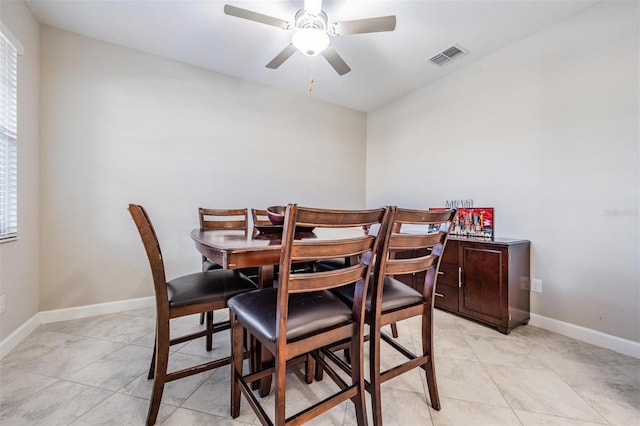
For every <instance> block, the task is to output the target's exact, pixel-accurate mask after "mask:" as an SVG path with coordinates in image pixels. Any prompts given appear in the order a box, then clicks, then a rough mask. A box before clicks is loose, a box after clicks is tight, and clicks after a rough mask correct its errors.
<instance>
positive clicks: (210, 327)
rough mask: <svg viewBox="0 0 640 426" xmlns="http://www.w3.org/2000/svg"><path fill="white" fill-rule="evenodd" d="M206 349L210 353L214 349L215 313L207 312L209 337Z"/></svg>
mask: <svg viewBox="0 0 640 426" xmlns="http://www.w3.org/2000/svg"><path fill="white" fill-rule="evenodd" d="M205 339H206V348H207V351H210V350H211V349H212V348H213V311H209V312H207V336H206V337H205Z"/></svg>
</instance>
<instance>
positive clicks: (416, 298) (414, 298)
mask: <svg viewBox="0 0 640 426" xmlns="http://www.w3.org/2000/svg"><path fill="white" fill-rule="evenodd" d="M372 278H373V277H372ZM373 284H374V283H373V282H372V280H371V281H370V282H369V285H370V286H371V285H373ZM383 285H384V287H383V290H382V308H381V310H382V312H387V311H391V310H393V309H397V308H402V307H404V306H410V305H414V304H416V303H420V302H422V301H423V298H422V294H421V293H418V292H417V291H416V290H414V289H413V288H411V287H409V286H408V285H406V284H404V283H402V282H400V281H398V280H396V279H395V278H391V277H384V284H383ZM354 289H355V284H351V285H348V286H344V287H339V288H337V289H335V290H332V291H333V292H334V293H335V294H336V295H338V297H339V298H340V299H342V300H344V301H345V302H346V303H347V304H349V305H351V304H352V303H353V291H354ZM365 309H366V311H367V313H369V312H371V291H369V293H368V294H367V304H366V307H365Z"/></svg>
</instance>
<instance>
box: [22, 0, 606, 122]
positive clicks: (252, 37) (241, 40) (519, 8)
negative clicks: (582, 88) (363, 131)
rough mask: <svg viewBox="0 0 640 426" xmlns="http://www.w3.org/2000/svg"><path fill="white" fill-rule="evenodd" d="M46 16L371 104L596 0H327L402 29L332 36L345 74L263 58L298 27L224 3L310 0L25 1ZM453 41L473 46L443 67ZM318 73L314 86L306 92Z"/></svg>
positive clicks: (333, 9)
mask: <svg viewBox="0 0 640 426" xmlns="http://www.w3.org/2000/svg"><path fill="white" fill-rule="evenodd" d="M26 2H27V5H28V6H29V8H30V9H31V11H32V12H33V15H34V16H35V17H36V19H38V20H39V21H40V22H42V23H44V24H47V25H51V26H53V27H57V28H62V29H64V30H68V31H71V32H74V33H78V34H82V35H84V36H87V37H91V38H95V39H98V40H103V41H107V42H111V43H114V44H117V45H121V46H126V47H130V48H133V49H137V50H140V51H143V52H148V53H151V54H155V55H158V56H162V57H165V58H170V59H175V60H177V61H181V62H185V63H188V64H192V65H196V66H200V67H203V68H207V69H210V70H213V71H216V72H219V73H222V74H227V75H231V76H235V77H238V78H241V79H244V80H249V81H253V82H256V83H261V84H264V85H267V86H271V87H275V88H279V89H283V90H287V91H291V92H295V93H299V94H304V95H306V96H312V97H313V98H315V99H319V100H323V101H327V102H331V103H334V104H338V105H342V106H345V107H348V108H352V109H356V110H359V111H370V110H372V109H375V108H376V107H379V106H381V105H384V104H385V103H388V102H390V101H392V100H394V99H396V98H398V97H400V96H402V95H404V94H407V93H409V92H411V91H413V90H415V89H416V88H418V87H421V86H423V85H425V84H427V83H429V82H432V81H434V80H436V79H438V78H440V77H442V76H443V75H445V74H449V73H452V72H455V71H456V70H457V69H460V68H461V67H464V66H466V65H468V64H470V63H472V62H475V61H477V60H479V59H480V58H483V57H485V56H487V55H490V54H491V53H493V52H495V51H497V50H499V49H501V48H503V47H505V46H507V45H509V44H511V43H513V42H515V41H517V40H519V39H522V38H524V37H526V36H528V35H530V34H533V33H535V32H537V31H539V30H541V29H542V28H545V27H547V26H549V25H552V24H553V23H555V22H558V21H560V20H562V19H564V18H566V17H568V16H570V15H572V14H575V13H577V12H579V11H580V10H582V9H584V8H586V7H589V6H590V5H592V4H594V3H596V2H597V0H578V1H571V0H555V1H554V0H498V1H488V0H468V1H457V0H421V1H419V0H325V1H324V2H323V6H322V9H323V10H324V11H325V12H326V14H327V15H328V18H329V23H332V22H339V21H345V20H352V19H361V18H368V17H375V16H385V15H395V16H396V18H397V26H396V30H395V31H393V32H382V33H369V34H356V35H345V36H340V37H332V38H331V44H332V46H333V47H334V48H335V49H336V50H337V52H338V53H339V54H340V55H341V56H342V58H343V59H344V60H345V61H346V62H347V64H348V65H349V66H350V67H351V72H349V73H348V74H346V75H344V76H338V74H337V73H336V72H335V71H334V70H333V68H331V66H330V65H329V64H328V63H327V62H326V60H325V59H324V58H323V57H322V56H317V57H314V58H308V57H305V56H303V55H302V54H300V53H299V52H296V53H295V54H294V55H293V56H292V57H291V58H289V59H288V60H287V61H286V62H285V63H284V64H283V65H282V66H280V68H278V69H276V70H271V69H268V68H266V67H265V65H266V64H267V63H268V62H269V61H270V60H271V59H273V57H274V56H275V55H276V54H277V53H279V52H280V51H281V50H282V49H283V48H284V47H285V46H286V45H288V44H289V42H290V39H291V31H286V30H282V29H279V28H276V27H272V26H268V25H264V24H260V23H257V22H253V21H248V20H245V19H239V18H236V17H232V16H228V15H225V14H224V12H223V7H224V4H225V3H228V4H231V5H234V6H237V7H241V8H244V9H249V10H252V11H256V12H259V13H262V14H265V15H271V16H274V17H278V18H282V19H285V20H287V21H293V17H294V15H295V13H296V11H297V10H298V9H300V8H301V7H302V5H303V3H304V0H286V1H285V0H282V1H264V0H263V1H255V0H254V1H246V0H227V1H222V0H205V1H192V0H129V1H123V0H99V1H96V0H26ZM453 44H457V45H460V46H462V47H463V48H464V49H466V50H468V53H467V54H466V55H464V56H461V57H459V58H457V59H455V60H454V61H452V62H450V63H449V64H447V65H445V66H442V67H438V66H436V65H433V64H432V63H430V62H429V61H428V59H429V58H430V57H432V56H433V55H435V54H436V53H439V52H440V51H442V50H444V49H446V48H448V47H450V46H451V45H453ZM310 75H313V77H314V79H315V83H314V85H313V92H311V93H309V92H308V83H309V77H310Z"/></svg>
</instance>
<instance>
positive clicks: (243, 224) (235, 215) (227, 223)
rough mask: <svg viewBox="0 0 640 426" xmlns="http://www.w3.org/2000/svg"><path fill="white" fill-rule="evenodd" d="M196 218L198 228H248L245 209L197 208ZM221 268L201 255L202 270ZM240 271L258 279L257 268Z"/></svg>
mask: <svg viewBox="0 0 640 426" xmlns="http://www.w3.org/2000/svg"><path fill="white" fill-rule="evenodd" d="M198 219H199V221H200V229H202V230H204V229H211V230H220V229H224V230H237V231H244V232H245V233H246V232H247V230H248V228H249V214H248V210H247V209H208V208H202V207H200V208H198ZM213 269H222V266H221V265H218V264H217V263H215V262H213V261H212V260H209V259H207V258H206V257H205V256H202V270H203V271H210V270H213ZM240 272H242V273H243V274H245V275H246V276H248V277H249V278H250V279H252V280H253V281H255V282H257V280H258V268H244V269H240ZM204 317H205V314H204V313H202V314H201V315H200V324H204Z"/></svg>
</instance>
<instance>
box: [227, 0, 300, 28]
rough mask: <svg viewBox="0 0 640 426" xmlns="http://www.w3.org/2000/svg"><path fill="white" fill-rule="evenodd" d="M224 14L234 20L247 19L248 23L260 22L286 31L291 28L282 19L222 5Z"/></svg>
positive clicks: (288, 23)
mask: <svg viewBox="0 0 640 426" xmlns="http://www.w3.org/2000/svg"><path fill="white" fill-rule="evenodd" d="M224 13H225V14H227V15H230V16H235V17H236V18H242V19H248V20H249V21H255V22H260V23H261V24H267V25H272V26H274V27H278V28H282V29H284V30H288V29H289V28H291V23H290V22H288V21H285V20H284V19H280V18H274V17H273V16H269V15H263V14H262V13H258V12H253V11H251V10H247V9H242V8H240V7H235V6H231V5H230V4H225V5H224Z"/></svg>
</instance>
